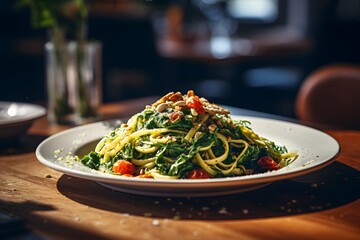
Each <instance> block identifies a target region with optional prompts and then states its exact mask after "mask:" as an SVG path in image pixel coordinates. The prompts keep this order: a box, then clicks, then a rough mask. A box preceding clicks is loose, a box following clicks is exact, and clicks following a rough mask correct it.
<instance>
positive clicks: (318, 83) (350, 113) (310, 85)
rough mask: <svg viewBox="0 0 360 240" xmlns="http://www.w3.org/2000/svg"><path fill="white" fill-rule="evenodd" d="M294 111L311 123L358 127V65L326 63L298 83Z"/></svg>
mask: <svg viewBox="0 0 360 240" xmlns="http://www.w3.org/2000/svg"><path fill="white" fill-rule="evenodd" d="M295 112H296V114H297V116H298V118H299V120H301V121H303V122H304V123H308V124H311V125H314V126H316V125H320V126H323V127H324V126H325V127H326V126H327V127H330V128H344V129H359V130H360V66H358V65H327V66H325V67H322V68H320V69H318V70H316V71H314V72H313V73H311V74H310V75H309V76H308V77H307V78H306V79H305V81H304V82H303V84H302V85H301V87H300V89H299V92H298V95H297V98H296V101H295Z"/></svg>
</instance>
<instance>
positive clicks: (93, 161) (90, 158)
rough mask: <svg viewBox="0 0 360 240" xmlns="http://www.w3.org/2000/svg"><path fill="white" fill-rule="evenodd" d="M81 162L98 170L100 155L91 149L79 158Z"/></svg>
mask: <svg viewBox="0 0 360 240" xmlns="http://www.w3.org/2000/svg"><path fill="white" fill-rule="evenodd" d="M81 163H82V164H84V165H86V166H88V167H89V168H92V169H95V170H98V169H99V166H100V156H99V154H97V153H96V152H94V151H91V152H90V153H89V154H88V155H85V156H84V157H83V158H82V159H81Z"/></svg>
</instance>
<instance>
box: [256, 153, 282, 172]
mask: <svg viewBox="0 0 360 240" xmlns="http://www.w3.org/2000/svg"><path fill="white" fill-rule="evenodd" d="M257 164H258V165H259V166H260V167H262V168H263V169H266V170H278V169H279V165H278V164H277V163H276V162H275V161H274V159H272V158H271V157H269V156H265V157H262V158H260V159H259V160H258V161H257Z"/></svg>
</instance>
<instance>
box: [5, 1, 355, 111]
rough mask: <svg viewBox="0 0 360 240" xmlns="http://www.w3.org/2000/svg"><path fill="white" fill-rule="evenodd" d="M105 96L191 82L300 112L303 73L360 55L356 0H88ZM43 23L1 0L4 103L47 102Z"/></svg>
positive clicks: (229, 101) (230, 99) (213, 94)
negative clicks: (33, 22) (99, 44)
mask: <svg viewBox="0 0 360 240" xmlns="http://www.w3.org/2000/svg"><path fill="white" fill-rule="evenodd" d="M88 3H89V10H90V11H89V14H90V15H89V22H88V36H89V39H94V40H99V41H101V42H102V46H103V49H102V50H103V56H102V60H103V61H102V62H103V90H102V91H103V102H105V103H106V102H113V101H120V100H125V99H132V98H137V97H143V96H152V95H162V94H165V93H167V92H168V91H182V92H183V93H185V92H186V91H187V90H188V89H194V90H195V92H196V93H197V95H200V96H204V97H206V98H208V99H209V100H210V101H211V102H216V103H219V104H226V105H231V106H235V107H241V108H246V109H252V110H258V111H264V112H268V113H274V114H279V115H282V116H287V117H294V99H295V96H296V94H297V91H298V89H299V86H300V85H301V83H302V81H303V80H304V78H305V77H306V76H307V75H308V74H309V73H311V72H312V71H314V70H315V69H317V68H319V67H321V66H323V65H326V64H331V63H355V64H359V63H360V0H316V1H312V0H172V1H164V0H89V1H88ZM47 40H48V35H47V32H46V30H45V29H33V28H32V26H31V21H30V11H29V10H28V9H26V8H22V9H15V8H14V1H13V0H1V3H0V82H1V85H0V86H1V88H0V89H1V94H0V101H18V102H45V100H46V78H45V54H44V44H45V43H46V41H47Z"/></svg>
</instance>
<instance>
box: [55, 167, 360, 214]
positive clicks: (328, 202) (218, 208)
mask: <svg viewBox="0 0 360 240" xmlns="http://www.w3.org/2000/svg"><path fill="white" fill-rule="evenodd" d="M359 180H360V174H359V172H358V171H357V170H355V169H353V168H351V167H348V166H346V165H344V164H342V163H338V162H334V163H333V164H331V165H329V166H328V167H326V168H324V169H322V170H319V171H317V172H315V173H312V174H308V175H305V176H303V177H299V178H295V179H291V180H284V181H279V182H276V183H273V184H271V185H269V186H267V187H264V188H261V189H258V190H254V191H250V192H245V193H239V194H234V195H228V196H216V197H194V198H164V197H145V196H137V195H132V194H127V193H121V192H116V191H112V190H109V189H107V188H104V187H102V186H100V185H98V184H97V183H95V182H93V181H88V180H83V179H78V178H74V177H69V176H67V175H63V176H62V177H61V178H60V179H59V181H58V184H57V187H58V190H59V191H60V192H61V193H62V194H63V195H64V196H66V197H68V198H70V199H72V200H74V201H76V202H79V203H81V204H84V205H88V206H90V207H94V208H98V209H103V210H107V211H111V212H118V213H123V214H124V213H126V214H131V215H138V216H151V217H157V218H176V219H199V220H200V219H206V220H219V219H221V220H224V219H225V220H226V219H228V220H230V219H256V218H268V217H280V216H289V215H296V214H304V213H311V212H318V211H322V210H327V209H332V208H336V207H339V206H342V205H345V204H348V203H351V202H353V201H355V200H357V199H358V198H359V197H360V181H359Z"/></svg>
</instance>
